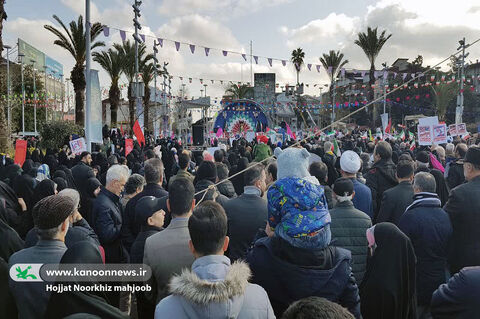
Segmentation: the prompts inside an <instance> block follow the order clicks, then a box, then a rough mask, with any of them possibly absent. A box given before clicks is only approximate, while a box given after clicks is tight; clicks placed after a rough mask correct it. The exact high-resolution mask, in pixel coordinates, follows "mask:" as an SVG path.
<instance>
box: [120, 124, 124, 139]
mask: <svg viewBox="0 0 480 319" xmlns="http://www.w3.org/2000/svg"><path fill="white" fill-rule="evenodd" d="M120 133H122V136H123V135H124V133H123V125H122V123H120Z"/></svg>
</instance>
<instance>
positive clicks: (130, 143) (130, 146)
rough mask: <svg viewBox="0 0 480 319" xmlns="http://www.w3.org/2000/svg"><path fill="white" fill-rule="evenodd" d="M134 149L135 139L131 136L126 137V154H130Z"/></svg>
mask: <svg viewBox="0 0 480 319" xmlns="http://www.w3.org/2000/svg"><path fill="white" fill-rule="evenodd" d="M132 150H133V140H132V139H131V138H126V139H125V156H127V155H128V154H130V152H131V151H132Z"/></svg>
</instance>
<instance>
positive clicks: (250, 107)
mask: <svg viewBox="0 0 480 319" xmlns="http://www.w3.org/2000/svg"><path fill="white" fill-rule="evenodd" d="M267 126H268V119H267V117H266V116H265V113H263V110H262V108H261V107H260V106H259V105H258V104H257V103H255V102H254V101H252V100H236V101H233V102H225V103H224V105H223V109H222V111H220V112H219V113H218V116H217V118H216V119H215V124H214V126H213V127H214V129H215V131H216V129H218V128H220V127H221V128H222V129H223V131H224V132H226V133H228V134H230V135H245V134H246V133H247V132H248V131H253V132H264V131H265V130H266V128H267Z"/></svg>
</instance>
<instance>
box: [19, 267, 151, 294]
mask: <svg viewBox="0 0 480 319" xmlns="http://www.w3.org/2000/svg"><path fill="white" fill-rule="evenodd" d="M151 276H152V271H151V269H150V267H149V266H148V265H144V264H108V265H103V264H60V265H59V264H15V265H12V267H10V278H11V279H12V280H14V281H16V282H22V283H29V282H43V283H44V285H45V290H46V291H49V292H59V293H62V292H68V291H80V292H99V291H101V292H112V291H113V292H120V291H127V292H139V291H143V292H145V291H151V289H152V288H151V286H150V285H149V284H148V283H147V282H148V280H149V279H150V277H151Z"/></svg>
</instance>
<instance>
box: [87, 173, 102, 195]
mask: <svg viewBox="0 0 480 319" xmlns="http://www.w3.org/2000/svg"><path fill="white" fill-rule="evenodd" d="M100 186H102V183H100V181H99V180H98V179H97V178H95V177H91V178H89V179H88V180H87V195H88V196H89V197H91V198H95V195H94V194H93V192H94V191H95V190H96V189H97V188H99V187H100Z"/></svg>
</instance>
